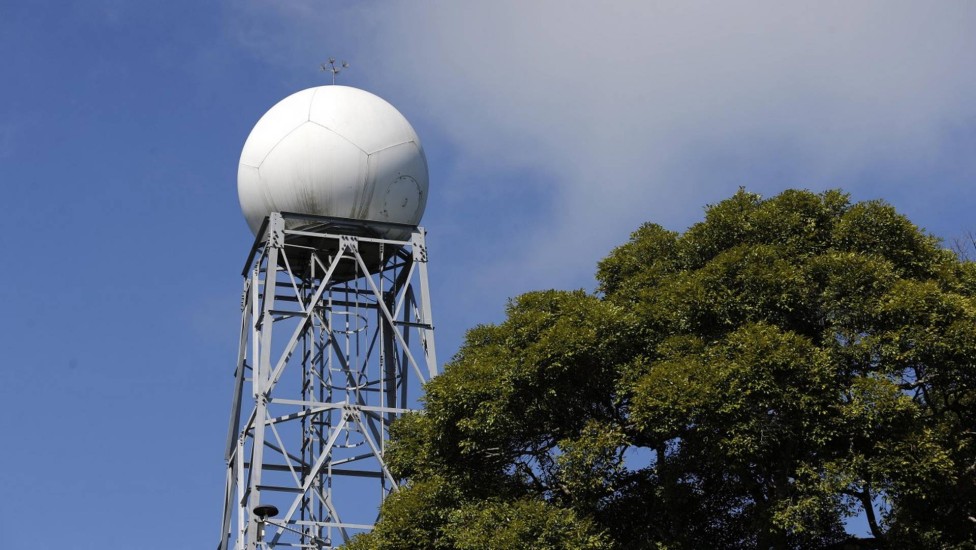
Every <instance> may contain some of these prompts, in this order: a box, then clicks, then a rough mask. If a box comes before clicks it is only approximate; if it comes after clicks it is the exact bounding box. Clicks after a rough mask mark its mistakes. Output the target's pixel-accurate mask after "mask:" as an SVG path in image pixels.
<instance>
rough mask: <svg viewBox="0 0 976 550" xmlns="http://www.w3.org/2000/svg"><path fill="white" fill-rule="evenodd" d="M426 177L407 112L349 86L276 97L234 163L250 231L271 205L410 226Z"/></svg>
mask: <svg viewBox="0 0 976 550" xmlns="http://www.w3.org/2000/svg"><path fill="white" fill-rule="evenodd" d="M427 185H428V180H427V159H426V157H425V156H424V150H423V147H422V146H421V145H420V139H419V138H418V137H417V133H416V132H414V130H413V127H411V126H410V123H409V122H407V119H406V118H404V117H403V115H401V114H400V112H399V111H397V110H396V109H395V108H394V107H393V106H392V105H390V104H389V103H387V102H386V101H384V100H383V99H381V98H379V97H377V96H375V95H373V94H371V93H369V92H366V91H363V90H359V89H357V88H350V87H348V86H320V87H317V88H309V89H307V90H302V91H300V92H298V93H295V94H292V95H290V96H288V97H286V98H285V99H283V100H281V101H280V102H279V103H278V104H277V105H275V106H274V107H272V108H271V110H269V111H268V112H267V113H265V115H264V116H263V117H261V119H260V120H258V122H257V124H255V125H254V129H253V130H251V134H250V135H249V136H248V137H247V141H246V142H245V143H244V149H243V150H242V151H241V162H240V165H239V166H238V171H237V195H238V198H239V199H240V202H241V210H242V211H243V213H244V217H245V218H246V219H247V224H248V225H249V226H250V227H251V231H252V232H254V233H255V234H257V232H258V230H259V229H260V227H261V223H262V221H263V220H264V218H265V217H266V216H268V215H269V214H270V213H271V212H294V213H298V214H311V215H316V216H333V217H339V218H352V219H356V220H373V221H379V222H392V223H398V224H407V225H410V226H416V225H417V224H418V223H420V218H421V217H422V216H423V214H424V208H425V207H426V205H427ZM382 233H383V234H382V236H385V237H390V238H405V237H406V234H405V233H404V232H403V231H402V230H396V229H391V230H386V231H384V232H382ZM407 234H408V233H407Z"/></svg>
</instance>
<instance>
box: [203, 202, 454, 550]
mask: <svg viewBox="0 0 976 550" xmlns="http://www.w3.org/2000/svg"><path fill="white" fill-rule="evenodd" d="M243 275H244V291H243V294H242V301H241V312H242V314H241V325H240V331H241V332H240V347H239V349H238V359H237V365H236V369H235V373H234V378H235V383H234V394H233V399H232V406H231V420H230V426H229V430H228V436H227V448H226V456H225V458H226V462H227V471H226V483H225V487H226V489H225V495H224V513H223V517H222V524H221V538H220V543H219V545H218V549H219V550H231V549H234V550H244V549H248V550H250V549H257V548H279V547H281V548H286V547H287V548H333V547H336V546H339V545H341V544H342V543H344V542H346V541H347V540H349V538H350V537H351V536H352V535H354V534H355V533H357V532H361V531H363V530H368V529H370V528H371V527H372V525H373V523H374V522H375V520H376V514H377V510H378V505H379V503H380V502H381V501H382V499H383V498H385V496H386V495H388V494H389V493H390V492H393V491H396V490H398V485H397V480H396V479H395V478H394V477H393V476H392V474H391V473H390V471H389V469H388V468H387V466H386V462H385V461H384V455H385V452H386V447H387V440H388V429H389V425H390V423H391V422H392V421H393V420H395V419H396V418H397V417H399V416H400V415H401V414H403V413H405V412H408V411H410V410H411V409H412V408H413V404H414V401H413V399H414V393H412V392H415V391H416V390H417V389H418V388H419V385H420V384H422V383H424V382H426V381H427V380H429V379H430V378H431V377H433V376H434V375H435V374H436V373H437V359H436V353H435V348H434V339H433V328H434V327H433V324H432V321H431V313H430V299H429V296H430V294H429V285H428V279H427V252H426V245H425V242H424V231H423V229H422V228H414V227H409V226H398V225H394V224H382V223H378V222H360V221H354V220H345V219H337V218H325V217H316V216H305V215H296V214H288V213H273V214H272V215H271V216H270V217H269V218H268V220H267V221H266V222H265V224H264V226H262V228H261V231H259V232H258V237H257V238H256V240H255V244H254V246H253V247H252V250H251V254H250V255H249V257H248V260H247V264H246V266H245V269H244V273H243Z"/></svg>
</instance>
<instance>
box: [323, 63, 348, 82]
mask: <svg viewBox="0 0 976 550" xmlns="http://www.w3.org/2000/svg"><path fill="white" fill-rule="evenodd" d="M321 67H322V71H323V72H328V73H332V84H335V83H336V75H337V74H339V73H341V72H342V69H347V68H349V63H346V62H345V61H342V62H340V63H339V65H336V58H334V57H330V58H329V61H328V63H322V65H321Z"/></svg>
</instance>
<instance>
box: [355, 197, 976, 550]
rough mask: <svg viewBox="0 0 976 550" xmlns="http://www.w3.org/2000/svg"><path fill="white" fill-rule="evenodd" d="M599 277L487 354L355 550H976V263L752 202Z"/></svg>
mask: <svg viewBox="0 0 976 550" xmlns="http://www.w3.org/2000/svg"><path fill="white" fill-rule="evenodd" d="M597 278H598V281H599V283H600V286H599V289H598V291H597V292H596V293H595V294H588V293H586V292H583V291H572V292H566V291H555V290H550V291H544V292H532V293H528V294H525V295H523V296H520V297H518V298H516V299H515V300H513V301H512V302H511V303H510V304H509V307H508V315H507V318H506V320H505V321H504V322H503V323H501V324H498V325H483V326H479V327H477V328H475V329H473V330H471V331H470V332H469V333H468V335H467V338H466V341H465V343H464V345H463V347H462V349H461V350H460V352H459V353H458V354H457V356H456V357H454V359H453V360H452V361H451V363H450V364H449V365H447V367H446V368H445V370H444V373H443V374H442V375H441V376H439V377H438V378H436V379H434V380H433V381H432V382H430V383H429V384H428V386H427V394H426V398H425V401H426V410H425V411H424V412H423V413H419V414H413V415H410V416H407V417H405V418H403V419H402V420H401V421H399V422H398V423H396V424H395V425H394V430H393V443H392V448H391V451H390V456H389V460H390V464H391V467H392V468H393V470H394V472H395V475H397V476H400V477H402V478H405V479H407V480H409V482H408V484H407V485H406V486H405V488H404V489H403V490H401V491H400V492H399V493H397V494H396V495H394V496H392V497H391V498H390V499H388V500H387V502H386V504H384V507H383V510H382V519H381V521H380V523H379V524H378V525H377V528H376V530H375V531H374V532H373V533H371V534H368V535H364V536H360V537H358V538H357V539H356V540H355V541H354V542H353V543H352V544H351V545H350V546H351V547H352V548H518V547H523V548H655V547H656V548H675V549H679V548H689V549H690V548H704V547H708V548H742V547H755V548H818V547H820V548H829V547H837V548H840V547H845V545H846V546H848V547H851V546H853V547H858V546H860V547H865V548H872V547H884V548H900V547H904V548H927V547H931V548H974V547H976V534H974V533H976V529H974V527H976V524H974V523H973V521H972V520H971V519H970V516H976V437H974V431H976V430H974V429H976V407H974V403H973V401H974V396H976V267H974V264H972V263H970V262H967V261H963V260H961V259H960V258H959V257H957V256H956V255H955V254H954V253H952V252H950V251H948V250H945V249H943V248H941V247H940V243H939V242H938V241H937V240H936V239H934V238H933V237H931V236H929V235H927V234H925V233H924V232H923V231H921V230H919V229H918V228H917V227H915V226H914V225H913V224H912V223H911V222H910V221H909V220H908V219H906V218H905V217H904V216H902V215H900V214H898V213H897V212H896V211H895V210H894V209H893V208H892V207H891V206H889V205H887V204H885V203H883V202H880V201H870V202H861V203H851V201H850V200H849V198H848V196H847V195H845V194H843V193H841V192H838V191H829V192H825V193H822V194H813V193H810V192H805V191H786V192H784V193H782V194H780V195H778V196H776V197H773V198H771V199H768V200H763V199H762V198H761V197H759V196H758V195H754V194H751V193H747V192H744V191H740V192H738V193H737V194H736V195H734V196H733V197H731V198H729V199H728V200H725V201H723V202H721V203H719V204H717V205H713V206H710V207H708V208H707V210H706V216H705V220H704V221H703V222H700V223H698V224H696V225H694V226H692V227H691V228H690V229H689V230H688V231H687V232H685V233H684V234H678V233H675V232H671V231H667V230H665V229H663V228H661V227H659V226H657V225H653V224H647V225H644V226H643V227H641V228H640V229H638V230H637V231H636V232H635V233H634V234H633V235H632V236H631V239H630V241H629V242H627V243H626V244H624V245H622V246H620V247H618V248H617V249H615V250H613V251H612V252H611V254H610V255H609V256H608V257H607V258H606V259H604V260H603V261H602V262H600V264H599V268H598V273H597ZM858 514H866V516H867V518H868V522H869V524H870V528H871V531H872V536H871V537H868V538H864V539H860V540H853V539H851V538H850V537H849V536H848V535H847V534H846V533H845V529H844V523H845V520H846V519H848V518H850V517H852V516H855V515H858Z"/></svg>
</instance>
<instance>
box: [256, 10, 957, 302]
mask: <svg viewBox="0 0 976 550" xmlns="http://www.w3.org/2000/svg"><path fill="white" fill-rule="evenodd" d="M248 9H249V10H251V11H250V12H248V16H247V17H250V19H248V18H247V17H246V18H245V20H248V21H250V22H251V25H252V26H251V27H249V28H250V31H251V32H252V33H256V35H255V36H254V40H253V44H254V47H255V49H256V51H259V52H260V53H261V55H266V56H273V57H274V58H275V59H277V60H278V61H279V62H288V63H295V64H296V68H297V66H298V64H302V65H303V66H304V65H305V64H307V63H308V59H309V55H313V56H327V55H328V50H324V49H323V48H326V47H328V48H331V49H333V50H334V51H335V50H338V49H339V48H344V51H348V52H352V53H353V54H354V56H355V57H354V58H353V59H352V61H353V69H352V70H356V71H361V73H360V74H362V75H368V76H362V77H361V78H365V79H366V80H367V81H368V83H369V87H374V88H376V89H377V90H380V91H381V95H389V94H384V93H383V92H382V90H396V94H397V95H398V96H399V97H397V98H396V100H395V101H394V103H397V104H398V105H400V104H402V103H406V104H407V106H408V107H409V112H411V113H422V115H421V116H422V117H423V118H424V120H423V123H424V124H425V125H427V126H429V127H430V128H432V129H433V130H434V132H436V133H437V134H438V135H439V136H438V137H441V138H443V139H445V140H447V142H449V143H450V144H451V147H452V148H453V152H454V153H455V154H456V158H457V163H458V166H457V172H456V173H455V174H454V175H455V178H457V179H458V180H459V181H456V182H451V185H458V186H460V190H455V193H459V195H457V196H456V197H455V198H456V200H477V198H478V196H479V195H480V193H481V190H479V189H475V188H473V187H472V188H464V183H465V182H464V181H463V179H464V174H466V173H469V174H470V173H477V174H480V175H481V176H482V177H484V175H485V174H486V173H487V174H491V173H493V171H494V173H499V174H500V173H503V172H505V173H509V174H511V173H512V172H513V171H515V172H517V171H519V170H527V171H530V172H531V173H532V174H536V175H541V177H539V178H538V181H536V182H534V183H526V182H524V181H519V182H506V181H499V182H498V185H499V186H500V187H502V188H504V187H505V186H508V185H537V186H542V187H541V188H540V189H539V193H538V194H537V195H536V196H541V197H543V198H544V200H545V201H547V204H545V205H542V206H544V207H541V208H539V210H538V212H539V215H538V216H537V217H536V219H532V220H529V226H530V227H531V231H529V235H527V237H526V238H524V239H521V240H520V241H519V242H518V243H513V245H512V246H513V251H512V254H511V256H510V258H511V259H510V260H507V261H500V262H498V263H496V264H495V265H488V266H485V269H484V270H483V271H482V272H481V275H480V277H482V279H483V280H484V281H486V283H485V284H488V281H493V280H497V279H498V278H499V277H503V274H505V273H510V272H512V270H513V268H514V266H516V265H518V266H521V271H522V272H523V273H527V274H529V275H528V278H527V279H524V280H522V281H521V284H524V285H527V286H528V287H537V286H564V285H566V284H585V280H584V279H585V278H586V277H588V276H589V274H590V273H592V271H593V264H594V262H595V260H596V259H598V258H600V257H602V256H603V255H604V254H605V253H606V252H607V250H609V248H610V247H611V246H613V245H615V244H619V243H620V242H621V241H622V239H623V238H624V237H625V235H626V234H627V232H629V231H630V230H632V229H634V228H635V227H636V226H637V225H638V224H639V223H640V222H642V221H645V220H654V221H660V222H662V223H664V224H666V225H669V226H670V227H672V228H674V229H682V228H683V227H684V226H685V225H687V224H688V223H690V222H692V221H694V220H695V219H697V218H698V217H699V216H700V212H701V207H702V205H703V204H704V203H706V202H715V201H717V200H720V199H721V198H724V197H725V196H728V195H729V194H731V192H732V191H734V189H735V188H736V187H737V186H739V185H746V186H748V187H750V188H752V189H758V190H760V191H764V192H767V193H773V192H775V191H776V190H777V189H780V188H784V187H790V186H810V187H812V188H825V187H834V186H840V187H843V188H845V189H848V190H854V191H857V189H859V188H861V187H863V188H864V189H869V190H870V192H871V195H870V196H872V197H873V196H877V195H878V194H880V195H881V196H884V197H885V198H888V199H889V200H892V201H893V202H895V203H896V205H897V204H898V203H899V201H900V200H907V198H906V197H908V196H909V195H912V194H915V193H917V192H918V191H919V189H918V188H916V189H912V188H910V187H908V186H906V184H904V182H903V181H902V180H898V178H894V180H893V181H901V183H900V184H899V187H885V186H884V185H883V184H880V183H878V182H877V181H871V182H869V181H867V179H868V175H872V174H873V175H878V174H882V173H889V174H900V173H902V174H913V173H922V172H923V171H924V169H925V168H926V167H931V166H932V165H933V164H939V163H956V164H959V165H960V166H963V165H965V166H963V168H960V173H964V172H965V171H966V170H970V171H971V169H972V168H971V167H972V166H973V163H974V161H973V160H972V159H971V158H969V157H972V155H969V156H967V157H966V158H960V157H958V156H957V157H955V158H950V157H947V154H946V153H945V152H944V151H943V150H942V147H943V145H944V144H945V142H946V139H947V136H948V135H949V134H948V133H949V132H950V131H958V130H959V128H960V126H962V127H964V128H966V129H967V130H966V131H968V132H973V131H974V129H973V127H974V121H976V103H974V102H973V101H972V98H973V97H976V56H973V52H974V51H976V4H972V3H968V2H940V3H920V2H818V3H784V2H748V3H731V2H726V3H719V2H680V3H678V2H618V3H606V2H604V3H597V2H554V1H553V2H520V1H514V0H496V1H492V2H478V3H474V2H444V3H438V4H435V3H413V2H399V3H376V4H373V3H359V4H356V5H354V6H353V7H345V8H337V9H334V10H331V9H329V8H327V7H323V4H322V3H321V2H319V1H318V0H315V1H312V0H308V1H297V2H296V1H292V2H285V3H273V4H271V3H260V4H257V3H253V4H251V5H250V8H248ZM268 17H272V18H274V21H275V22H276V25H274V26H273V28H274V29H276V30H273V31H269V30H267V29H269V28H271V27H268V26H265V25H256V26H254V25H255V21H258V20H259V19H260V18H265V19H266V18H268ZM255 29H257V30H255ZM284 60H287V61H284ZM357 65H358V67H357ZM301 70H302V71H305V70H307V69H304V68H302V69H301ZM358 82H362V80H359V81H358ZM398 102H399V103H398ZM411 118H413V119H414V121H415V123H416V118H417V116H416V114H414V115H413V116H411ZM427 139H429V138H427ZM428 148H429V147H428ZM950 168H951V167H950ZM947 184H954V185H958V184H959V182H955V183H951V182H950V183H947ZM922 185H926V186H928V185H930V182H919V188H921V186H922ZM865 198H866V197H865ZM542 213H546V214H544V215H543V214H542ZM580 281H583V283H581V282H580Z"/></svg>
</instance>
